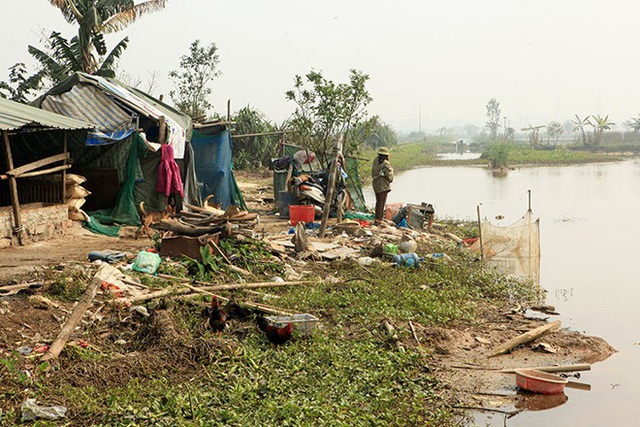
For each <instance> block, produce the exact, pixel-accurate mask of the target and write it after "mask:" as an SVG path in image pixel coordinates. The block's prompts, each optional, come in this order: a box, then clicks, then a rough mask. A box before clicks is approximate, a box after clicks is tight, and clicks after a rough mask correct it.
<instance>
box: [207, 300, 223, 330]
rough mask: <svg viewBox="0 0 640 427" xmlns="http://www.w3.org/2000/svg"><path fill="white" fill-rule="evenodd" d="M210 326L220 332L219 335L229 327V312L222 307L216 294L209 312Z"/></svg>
mask: <svg viewBox="0 0 640 427" xmlns="http://www.w3.org/2000/svg"><path fill="white" fill-rule="evenodd" d="M209 327H210V328H211V329H212V330H213V331H214V332H217V333H218V336H220V335H222V331H224V330H225V329H226V328H227V313H226V312H225V311H224V310H223V309H222V308H220V301H218V298H217V297H216V296H215V295H214V296H213V298H212V299H211V312H210V314H209Z"/></svg>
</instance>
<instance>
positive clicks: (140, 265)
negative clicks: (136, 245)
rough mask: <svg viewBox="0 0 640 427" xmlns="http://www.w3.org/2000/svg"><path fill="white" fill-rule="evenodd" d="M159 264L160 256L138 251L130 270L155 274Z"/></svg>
mask: <svg viewBox="0 0 640 427" xmlns="http://www.w3.org/2000/svg"><path fill="white" fill-rule="evenodd" d="M161 262H162V259H161V258H160V255H158V254H154V253H153V252H147V251H140V252H138V257H137V258H136V260H135V261H134V263H133V265H132V266H131V268H132V269H133V270H135V271H139V272H141V273H149V274H155V272H156V271H157V270H158V267H160V263H161Z"/></svg>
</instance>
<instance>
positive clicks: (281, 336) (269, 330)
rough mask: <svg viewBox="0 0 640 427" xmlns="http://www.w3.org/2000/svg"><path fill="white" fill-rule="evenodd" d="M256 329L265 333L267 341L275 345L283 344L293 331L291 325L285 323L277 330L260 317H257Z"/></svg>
mask: <svg viewBox="0 0 640 427" xmlns="http://www.w3.org/2000/svg"><path fill="white" fill-rule="evenodd" d="M258 327H259V328H260V330H261V331H263V332H264V333H265V335H266V336H267V339H268V340H269V341H271V342H272V343H273V344H275V345H280V344H284V343H286V342H287V341H289V338H291V332H292V331H293V324H292V323H291V322H289V323H287V325H286V326H283V327H281V328H278V327H277V326H273V325H271V324H270V323H269V321H268V320H267V319H266V318H264V317H262V316H260V317H258Z"/></svg>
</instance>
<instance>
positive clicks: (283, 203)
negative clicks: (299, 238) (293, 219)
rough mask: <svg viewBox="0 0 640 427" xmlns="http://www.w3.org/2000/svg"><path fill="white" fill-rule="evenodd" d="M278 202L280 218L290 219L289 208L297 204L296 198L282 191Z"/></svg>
mask: <svg viewBox="0 0 640 427" xmlns="http://www.w3.org/2000/svg"><path fill="white" fill-rule="evenodd" d="M277 202H278V212H279V213H280V218H289V206H291V205H295V204H296V196H295V195H294V194H291V193H289V192H288V191H280V192H279V193H278V200H277Z"/></svg>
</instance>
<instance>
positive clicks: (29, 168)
mask: <svg viewBox="0 0 640 427" xmlns="http://www.w3.org/2000/svg"><path fill="white" fill-rule="evenodd" d="M68 158H69V153H62V154H56V155H55V156H51V157H46V158H44V159H40V160H38V161H35V162H32V163H29V164H26V165H23V166H20V167H19V168H15V169H13V168H11V169H9V170H8V171H7V175H9V176H11V175H13V176H15V177H16V178H19V177H20V176H22V175H24V173H25V172H29V171H32V170H34V169H38V168H41V167H43V166H46V165H50V164H51V163H55V162H61V161H63V160H67V159H68Z"/></svg>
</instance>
